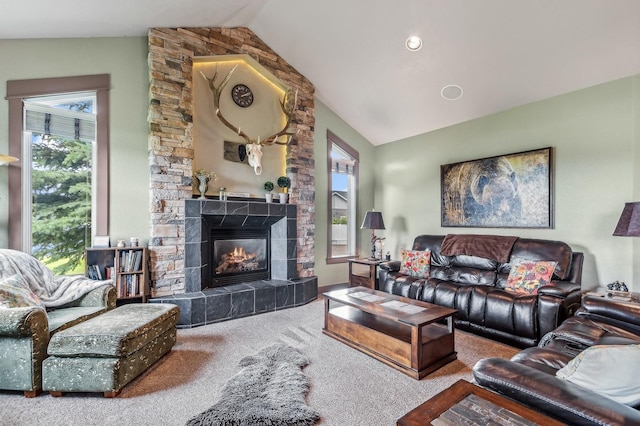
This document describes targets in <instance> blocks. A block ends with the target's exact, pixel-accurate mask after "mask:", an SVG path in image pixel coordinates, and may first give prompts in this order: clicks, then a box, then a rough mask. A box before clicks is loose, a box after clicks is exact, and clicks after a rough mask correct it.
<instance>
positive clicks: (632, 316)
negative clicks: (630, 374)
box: [473, 296, 640, 425]
mask: <svg viewBox="0 0 640 426" xmlns="http://www.w3.org/2000/svg"><path fill="white" fill-rule="evenodd" d="M628 344H632V345H637V344H640V303H637V302H620V301H614V300H611V299H607V298H605V297H599V296H585V297H584V299H583V303H582V307H581V308H580V309H578V311H577V312H576V315H575V316H574V317H572V318H569V319H568V320H566V321H565V322H564V323H562V325H560V326H559V327H558V328H557V329H555V330H553V331H551V332H550V333H548V334H547V335H545V336H544V338H543V339H542V340H541V342H540V344H539V346H538V347H532V348H527V349H525V350H523V351H521V352H519V353H518V354H516V355H515V356H514V357H513V358H511V360H506V359H501V358H487V359H483V360H480V361H479V362H478V363H477V364H476V365H475V366H474V368H473V375H474V377H475V380H476V382H477V383H478V384H480V385H481V386H484V387H487V388H489V389H491V390H494V391H497V392H499V393H502V394H504V395H506V396H508V397H509V398H512V399H514V400H516V401H519V402H521V403H523V404H525V405H528V406H530V407H533V408H535V409H536V410H539V411H542V412H545V413H547V414H549V415H551V416H553V417H555V418H557V419H559V420H562V421H564V422H566V423H567V424H572V425H640V411H638V410H639V409H640V407H639V406H636V407H631V406H628V405H624V404H621V403H619V402H616V401H614V400H613V399H610V398H608V397H605V396H603V395H601V394H599V393H596V392H595V391H593V390H592V389H588V388H587V387H584V386H579V385H577V384H574V383H572V382H570V381H567V380H562V379H560V378H557V377H556V372H557V371H558V370H560V369H561V368H562V367H564V366H565V365H567V363H568V362H570V361H571V360H572V359H573V358H575V357H576V356H577V355H578V354H579V353H580V352H582V351H584V350H585V349H586V348H589V347H593V346H597V345H628ZM612 367H613V368H620V369H624V368H625V364H624V362H623V361H620V362H618V363H616V365H613V366H612ZM593 374H595V375H598V374H603V372H602V370H601V369H596V371H593Z"/></svg>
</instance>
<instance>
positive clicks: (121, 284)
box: [117, 274, 141, 297]
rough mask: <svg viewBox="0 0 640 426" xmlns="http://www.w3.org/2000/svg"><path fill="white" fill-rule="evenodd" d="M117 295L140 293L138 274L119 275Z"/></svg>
mask: <svg viewBox="0 0 640 426" xmlns="http://www.w3.org/2000/svg"><path fill="white" fill-rule="evenodd" d="M117 291H118V297H136V296H141V294H140V278H139V275H138V274H131V275H121V276H120V279H119V280H118V285H117Z"/></svg>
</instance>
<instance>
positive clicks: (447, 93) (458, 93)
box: [440, 84, 464, 101]
mask: <svg viewBox="0 0 640 426" xmlns="http://www.w3.org/2000/svg"><path fill="white" fill-rule="evenodd" d="M463 93H464V92H463V91H462V87H460V86H458V85H457V84H449V85H447V86H444V87H443V88H442V90H440V96H442V97H443V98H445V99H446V100H448V101H456V100H458V99H460V98H461V97H462V94H463Z"/></svg>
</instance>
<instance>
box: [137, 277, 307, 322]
mask: <svg viewBox="0 0 640 426" xmlns="http://www.w3.org/2000/svg"><path fill="white" fill-rule="evenodd" d="M317 297H318V278H317V277H307V278H297V279H294V280H261V281H253V282H248V283H241V284H234V285H231V286H226V287H217V288H208V289H205V290H203V291H199V292H194V293H186V294H176V295H173V296H164V297H159V298H156V299H152V300H150V301H149V302H150V303H173V304H175V305H178V306H179V307H180V320H179V321H178V328H190V327H197V326H200V325H205V324H212V323H215V322H220V321H227V320H231V319H235V318H242V317H246V316H250V315H256V314H261V313H265V312H272V311H279V310H282V309H286V308H293V307H295V306H301V305H304V304H306V303H309V302H311V301H312V300H315V299H316V298H317Z"/></svg>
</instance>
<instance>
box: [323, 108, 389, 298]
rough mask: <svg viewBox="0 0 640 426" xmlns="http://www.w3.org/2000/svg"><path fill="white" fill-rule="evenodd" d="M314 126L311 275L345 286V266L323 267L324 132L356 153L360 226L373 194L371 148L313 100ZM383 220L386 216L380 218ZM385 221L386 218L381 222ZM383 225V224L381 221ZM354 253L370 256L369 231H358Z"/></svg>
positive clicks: (330, 112) (346, 275)
mask: <svg viewBox="0 0 640 426" xmlns="http://www.w3.org/2000/svg"><path fill="white" fill-rule="evenodd" d="M315 113H316V126H315V133H314V145H313V153H314V158H315V163H316V175H315V178H316V202H315V208H316V247H315V258H316V259H315V260H316V266H315V273H316V275H317V276H318V285H319V286H321V287H322V286H327V285H331V284H341V283H346V282H347V281H348V280H349V270H348V264H347V263H337V264H336V263H334V264H327V225H328V220H329V218H328V211H327V208H328V207H327V206H328V203H329V200H328V182H327V179H328V177H327V173H328V171H327V168H328V166H327V130H331V132H332V133H333V134H335V135H336V136H338V137H339V138H340V139H342V140H343V141H345V142H346V143H348V144H349V145H350V146H351V147H352V148H354V149H355V150H356V151H358V154H359V156H360V163H359V166H360V167H359V176H358V178H359V180H358V202H357V205H358V212H357V214H356V218H357V220H358V223H357V226H358V228H359V227H360V223H362V219H363V218H364V215H365V212H366V211H367V210H371V209H372V208H374V201H373V198H374V197H373V194H374V187H375V184H376V181H375V173H374V172H375V166H374V164H375V157H374V155H375V150H374V146H373V145H371V143H370V142H369V141H368V140H366V139H365V138H364V137H362V136H361V135H360V134H359V133H358V132H356V131H355V130H354V129H353V128H352V127H350V126H349V125H348V124H346V123H345V122H344V121H343V120H342V119H341V118H340V117H338V116H337V115H336V114H335V113H334V112H333V111H331V110H330V109H329V108H327V106H326V105H324V104H323V103H322V102H320V101H319V100H318V99H316V104H315ZM384 217H385V218H386V216H384ZM385 220H386V219H385ZM385 225H386V222H385ZM358 236H359V239H358V245H359V250H358V253H359V254H360V255H361V256H368V255H369V253H370V250H369V247H370V244H371V243H370V236H371V234H370V231H368V230H363V231H358Z"/></svg>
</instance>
